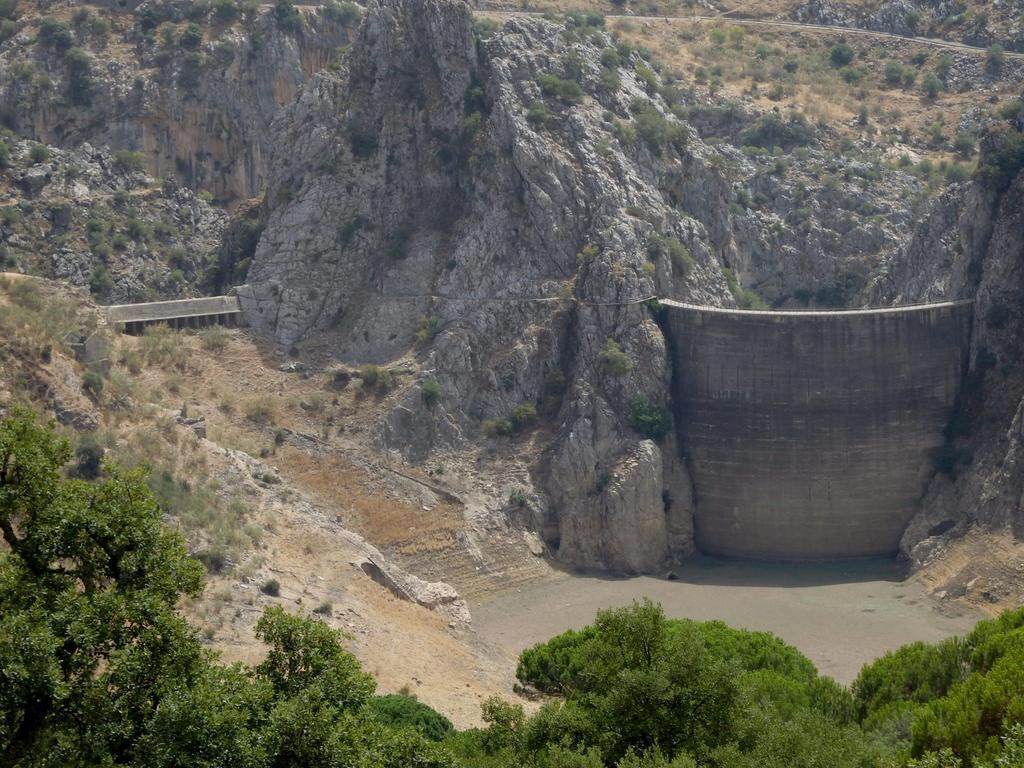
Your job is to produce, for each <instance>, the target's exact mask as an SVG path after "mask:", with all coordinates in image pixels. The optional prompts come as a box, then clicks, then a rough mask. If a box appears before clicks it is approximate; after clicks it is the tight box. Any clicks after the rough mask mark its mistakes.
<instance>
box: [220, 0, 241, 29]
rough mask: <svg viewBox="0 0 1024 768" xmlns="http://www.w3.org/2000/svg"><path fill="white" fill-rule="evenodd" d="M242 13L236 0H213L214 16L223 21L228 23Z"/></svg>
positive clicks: (222, 22)
mask: <svg viewBox="0 0 1024 768" xmlns="http://www.w3.org/2000/svg"><path fill="white" fill-rule="evenodd" d="M240 15H241V9H240V8H239V7H238V3H236V2H235V0H213V18H214V19H215V20H216V21H217V22H219V23H221V24H228V23H230V22H232V21H234V20H235V19H237V18H238V17H239V16H240Z"/></svg>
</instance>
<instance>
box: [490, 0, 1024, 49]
mask: <svg viewBox="0 0 1024 768" xmlns="http://www.w3.org/2000/svg"><path fill="white" fill-rule="evenodd" d="M475 11H476V12H477V13H487V14H491V15H494V16H506V17H511V16H543V15H544V14H543V13H542V12H541V11H518V10H508V9H501V8H495V9H489V8H477V9H475ZM605 19H610V20H622V21H653V22H662V23H666V24H674V23H676V22H680V21H684V22H695V21H697V22H703V21H707V22H726V21H727V22H729V23H730V24H739V25H743V26H748V27H756V26H762V27H784V28H792V29H801V30H805V31H807V32H829V33H840V34H851V35H860V36H862V37H874V38H878V39H883V40H901V41H907V40H910V41H912V42H915V43H922V44H923V45H934V46H936V47H939V48H950V49H952V50H956V51H962V52H964V53H973V54H976V55H981V56H983V55H985V54H986V52H987V51H986V49H985V48H979V47H978V46H975V45H967V44H966V43H958V42H955V41H952V40H941V39H939V38H935V37H916V36H915V37H911V36H907V35H897V34H893V33H892V32H877V31H875V30H871V29H860V28H859V27H840V26H833V25H829V24H807V23H804V22H799V21H782V20H772V19H752V18H745V17H742V16H730V15H729V12H726V13H722V14H719V15H717V16H634V15H632V14H608V15H606V16H605ZM1004 55H1005V56H1006V57H1007V58H1011V59H1018V60H1021V61H1024V53H1014V52H1012V51H1006V52H1005V53H1004Z"/></svg>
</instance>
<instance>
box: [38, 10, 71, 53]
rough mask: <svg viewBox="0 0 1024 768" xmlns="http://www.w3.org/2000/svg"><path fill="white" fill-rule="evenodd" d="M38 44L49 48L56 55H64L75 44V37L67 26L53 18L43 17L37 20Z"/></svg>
mask: <svg viewBox="0 0 1024 768" xmlns="http://www.w3.org/2000/svg"><path fill="white" fill-rule="evenodd" d="M38 39H39V42H40V43H43V44H44V45H48V46H51V47H52V48H53V49H54V50H56V51H57V52H58V53H64V52H65V51H68V50H70V49H71V47H72V46H74V44H75V37H74V35H72V34H71V30H70V29H68V27H67V25H66V24H65V23H64V22H62V21H58V20H57V19H55V18H53V17H52V16H44V17H43V18H42V19H40V20H39V38H38Z"/></svg>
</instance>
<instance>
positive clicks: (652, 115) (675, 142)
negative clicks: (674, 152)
mask: <svg viewBox="0 0 1024 768" xmlns="http://www.w3.org/2000/svg"><path fill="white" fill-rule="evenodd" d="M633 127H634V129H635V130H636V133H637V136H639V137H640V138H641V139H642V140H643V142H644V143H645V144H646V145H647V147H648V148H649V149H650V150H651V152H652V154H654V155H656V156H660V155H661V153H662V150H663V149H665V148H666V147H669V146H676V147H682V146H683V145H685V143H686V138H687V135H686V129H685V128H684V127H683V126H682V125H679V124H677V123H674V122H672V121H671V120H669V119H667V118H665V117H664V116H662V114H661V113H660V112H658V110H657V109H656V108H655V107H654V105H652V104H648V105H647V106H645V107H644V108H643V109H642V110H640V112H639V113H638V114H637V115H636V117H635V118H634V120H633Z"/></svg>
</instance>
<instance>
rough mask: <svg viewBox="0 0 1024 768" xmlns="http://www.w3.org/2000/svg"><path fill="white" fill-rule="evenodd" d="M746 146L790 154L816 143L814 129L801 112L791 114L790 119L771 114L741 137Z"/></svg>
mask: <svg viewBox="0 0 1024 768" xmlns="http://www.w3.org/2000/svg"><path fill="white" fill-rule="evenodd" d="M739 140H740V144H741V145H744V146H753V147H762V148H764V149H773V148H774V147H781V148H782V149H783V151H786V152H788V151H789V150H791V149H793V148H795V147H806V146H807V145H808V144H810V143H811V142H812V141H814V128H813V127H812V126H811V124H810V123H809V122H808V120H807V118H806V117H804V115H803V114H801V113H799V112H790V114H789V117H788V118H783V117H782V116H781V115H777V114H774V113H770V114H767V115H763V116H762V117H760V118H758V120H757V122H755V123H754V125H752V126H751V127H750V128H748V129H747V130H745V131H743V132H742V133H741V134H740V137H739Z"/></svg>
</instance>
